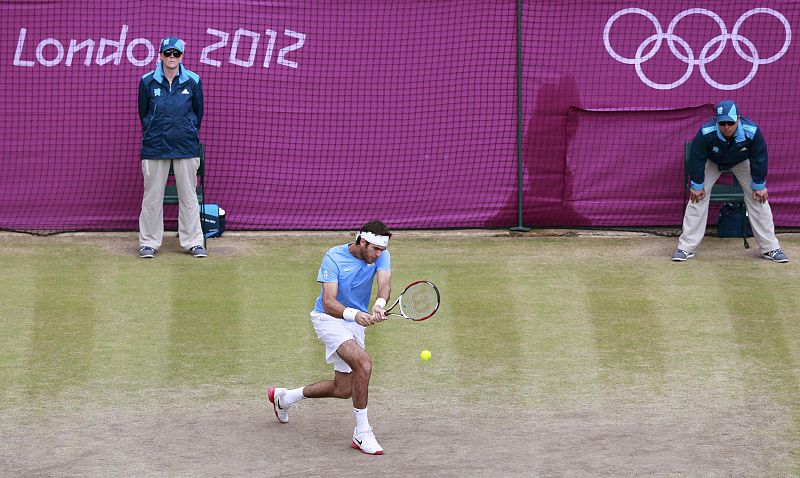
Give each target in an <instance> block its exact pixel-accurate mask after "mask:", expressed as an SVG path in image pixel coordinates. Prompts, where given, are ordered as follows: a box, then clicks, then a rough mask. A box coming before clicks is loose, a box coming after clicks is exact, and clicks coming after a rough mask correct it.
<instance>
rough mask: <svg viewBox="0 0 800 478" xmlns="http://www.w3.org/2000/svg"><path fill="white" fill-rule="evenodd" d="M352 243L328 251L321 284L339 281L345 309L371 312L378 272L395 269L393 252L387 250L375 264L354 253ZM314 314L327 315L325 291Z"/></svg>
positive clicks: (324, 261) (338, 297)
mask: <svg viewBox="0 0 800 478" xmlns="http://www.w3.org/2000/svg"><path fill="white" fill-rule="evenodd" d="M348 246H349V244H342V245H340V246H334V247H331V248H330V249H328V252H327V253H325V257H324V258H323V259H322V265H321V266H320V268H319V273H318V274H317V282H338V283H339V290H338V292H337V294H336V300H338V301H339V302H341V303H342V304H344V306H345V307H352V308H354V309H358V310H363V311H367V310H369V299H370V297H371V296H372V282H373V279H374V278H375V273H376V272H377V271H379V270H380V271H388V270H391V258H390V256H389V251H388V250H384V251H383V252H382V253H381V255H380V256H379V257H378V260H376V261H375V262H374V263H372V264H367V262H366V261H364V260H362V259H357V258H355V257H354V256H353V254H351V253H350V250H349V249H348ZM314 312H322V313H324V312H325V308H324V307H323V305H322V291H320V294H319V297H317V302H316V303H315V304H314Z"/></svg>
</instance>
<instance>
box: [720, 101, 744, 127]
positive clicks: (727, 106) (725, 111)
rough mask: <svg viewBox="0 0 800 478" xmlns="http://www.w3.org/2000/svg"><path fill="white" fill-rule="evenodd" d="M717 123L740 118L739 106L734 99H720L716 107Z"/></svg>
mask: <svg viewBox="0 0 800 478" xmlns="http://www.w3.org/2000/svg"><path fill="white" fill-rule="evenodd" d="M716 112H717V123H721V122H723V121H734V122H735V121H736V120H738V119H739V108H737V107H736V103H734V102H733V101H732V100H724V101H720V102H719V104H718V105H717V108H716Z"/></svg>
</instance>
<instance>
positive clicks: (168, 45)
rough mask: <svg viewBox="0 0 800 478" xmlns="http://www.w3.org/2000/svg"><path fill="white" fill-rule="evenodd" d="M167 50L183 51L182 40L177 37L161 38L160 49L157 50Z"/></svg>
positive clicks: (162, 51)
mask: <svg viewBox="0 0 800 478" xmlns="http://www.w3.org/2000/svg"><path fill="white" fill-rule="evenodd" d="M167 50H178V51H179V52H181V53H183V40H181V39H180V38H178V37H167V38H164V39H163V40H161V49H160V50H158V51H160V52H161V53H164V52H165V51H167Z"/></svg>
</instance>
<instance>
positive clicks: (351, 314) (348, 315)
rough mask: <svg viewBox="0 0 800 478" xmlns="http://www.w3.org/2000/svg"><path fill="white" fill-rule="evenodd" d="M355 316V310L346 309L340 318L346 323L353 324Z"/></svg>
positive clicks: (356, 312) (356, 311)
mask: <svg viewBox="0 0 800 478" xmlns="http://www.w3.org/2000/svg"><path fill="white" fill-rule="evenodd" d="M356 314H358V310H357V309H353V308H351V307H348V308H346V309H344V313H342V318H343V319H344V320H346V321H348V322H355V321H356Z"/></svg>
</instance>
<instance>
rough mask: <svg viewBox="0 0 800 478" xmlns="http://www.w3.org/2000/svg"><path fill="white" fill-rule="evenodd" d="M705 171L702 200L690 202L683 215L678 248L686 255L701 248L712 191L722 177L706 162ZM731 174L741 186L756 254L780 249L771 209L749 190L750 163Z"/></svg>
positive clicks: (734, 168) (711, 164)
mask: <svg viewBox="0 0 800 478" xmlns="http://www.w3.org/2000/svg"><path fill="white" fill-rule="evenodd" d="M705 171H706V182H705V191H706V195H705V197H704V198H703V200H702V201H699V202H696V203H692V202H691V200H690V201H689V204H688V205H687V206H686V212H685V213H684V215H683V232H682V233H681V237H680V238H679V239H678V249H683V250H684V251H687V252H694V251H695V250H696V249H697V246H699V245H700V241H702V240H703V236H704V235H705V233H706V223H707V222H708V206H709V204H710V199H711V188H713V187H714V184H715V183H716V182H717V180H718V179H719V177H720V175H722V172H721V171H720V170H719V166H717V165H716V163H714V162H713V161H706V170H705ZM731 172H733V174H734V175H735V176H736V180H737V181H739V184H740V185H741V186H742V191H743V192H744V203H745V205H746V206H747V214H748V216H749V217H750V227H751V228H752V229H753V238H755V240H756V243H757V244H758V249H759V251H761V253H762V254H763V253H765V252H770V251H774V250H775V249H779V248H780V247H781V246H780V244H778V238H777V237H775V225H774V223H773V221H772V209H771V208H770V207H769V201H767V202H765V203H764V204H761V203H760V202H758V201H756V200H755V199H753V189H752V188H751V187H750V183H752V182H753V177H752V176H751V175H750V161H749V160H748V161H742V162H741V163H739V164H737V165H735V166H733V167H732V168H731Z"/></svg>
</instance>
